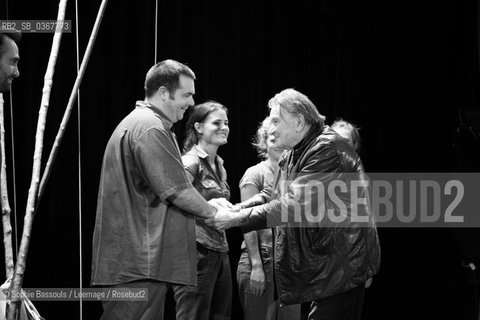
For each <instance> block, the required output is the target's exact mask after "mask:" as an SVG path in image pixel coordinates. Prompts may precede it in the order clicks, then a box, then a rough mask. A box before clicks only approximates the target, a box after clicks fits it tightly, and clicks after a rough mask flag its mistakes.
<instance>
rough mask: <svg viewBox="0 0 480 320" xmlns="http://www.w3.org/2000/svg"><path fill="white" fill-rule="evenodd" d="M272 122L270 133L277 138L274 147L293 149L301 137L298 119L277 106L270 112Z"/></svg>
mask: <svg viewBox="0 0 480 320" xmlns="http://www.w3.org/2000/svg"><path fill="white" fill-rule="evenodd" d="M270 120H271V122H272V124H271V128H270V133H271V134H272V135H273V136H274V137H275V144H274V146H275V147H276V148H284V149H291V148H293V147H294V146H295V144H297V142H298V137H299V133H298V132H297V128H298V117H297V116H295V115H292V114H290V113H289V112H286V111H283V110H282V109H281V108H280V106H279V105H275V106H273V107H272V109H271V110H270Z"/></svg>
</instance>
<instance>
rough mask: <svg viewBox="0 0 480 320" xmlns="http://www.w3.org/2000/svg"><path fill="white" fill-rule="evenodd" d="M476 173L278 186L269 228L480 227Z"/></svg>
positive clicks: (333, 178) (301, 180)
mask: <svg viewBox="0 0 480 320" xmlns="http://www.w3.org/2000/svg"><path fill="white" fill-rule="evenodd" d="M478 190H480V173H370V174H368V176H366V175H362V176H359V175H358V174H354V173H335V174H316V175H314V176H313V175H309V176H307V175H305V176H301V175H299V176H298V177H297V178H296V179H294V180H289V181H280V183H278V184H277V185H276V186H275V190H274V191H273V197H272V199H273V201H277V205H276V206H275V209H274V210H272V212H271V213H270V214H269V215H267V225H268V226H269V227H272V226H277V225H288V226H290V227H312V226H320V227H352V226H358V227H371V226H373V225H375V224H376V225H377V226H378V227H480V214H478V209H477V208H478V202H479V201H478V200H479V199H480V197H479V196H480V192H479V191H478Z"/></svg>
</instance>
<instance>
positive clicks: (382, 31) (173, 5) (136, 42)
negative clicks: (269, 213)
mask: <svg viewBox="0 0 480 320" xmlns="http://www.w3.org/2000/svg"><path fill="white" fill-rule="evenodd" d="M7 5H8V6H7ZM99 5H100V1H99V0H89V1H80V4H79V17H80V39H79V40H80V48H81V53H82V55H83V51H84V50H85V48H86V45H87V42H88V38H89V35H90V31H91V29H92V27H93V23H94V20H95V16H96V13H97V10H98V8H99ZM57 6H58V3H57V2H56V1H52V0H44V1H34V0H30V1H26V0H9V1H4V0H2V1H1V4H0V18H1V19H6V18H9V19H17V20H19V19H55V17H56V14H57ZM7 7H8V8H7ZM7 9H8V15H7ZM74 13H75V11H74V2H73V1H72V2H71V3H69V5H68V8H67V15H66V19H70V20H72V22H74V20H75V14H74ZM158 17H159V20H158V47H157V49H158V61H160V60H163V59H166V58H173V59H176V60H179V61H181V62H185V63H187V64H188V65H189V66H190V67H192V69H193V70H194V71H195V73H196V75H197V77H198V79H197V81H196V90H197V94H196V95H195V100H196V101H197V102H203V101H205V100H206V99H215V100H218V101H220V102H221V103H223V104H225V105H226V106H227V107H228V108H229V110H230V113H229V118H230V123H231V134H230V138H229V143H228V145H226V146H224V147H222V148H221V149H220V151H219V153H220V155H221V156H222V157H223V158H224V160H225V164H226V169H227V171H228V174H229V183H230V185H231V187H232V202H236V201H238V200H239V192H238V187H237V184H238V181H239V179H240V178H241V176H242V174H243V172H244V171H245V169H246V168H248V167H249V166H251V165H253V164H255V163H256V162H258V159H257V158H256V154H255V152H254V151H253V150H252V147H251V145H250V141H251V137H252V135H253V134H254V132H255V129H256V126H257V123H258V122H259V121H261V120H262V119H263V118H264V116H265V115H266V114H267V108H266V104H267V102H268V99H269V98H271V97H272V96H273V95H274V94H275V93H277V92H279V91H281V90H282V89H284V88H287V87H294V88H296V89H298V90H300V91H301V92H303V93H305V94H307V95H308V96H309V97H310V98H311V99H312V101H313V102H314V103H315V104H316V105H317V106H318V109H319V111H320V113H322V114H324V115H326V116H327V121H328V123H331V122H332V121H333V120H334V119H335V118H337V117H343V118H345V119H347V120H350V121H353V122H354V123H356V124H358V125H359V126H360V127H361V128H362V130H361V134H362V138H363V149H362V152H361V156H362V158H363V161H364V164H365V167H366V169H367V171H369V172H449V171H454V172H458V171H466V172H472V171H479V170H478V169H479V168H478V160H477V159H479V157H478V156H479V149H480V148H479V142H478V137H477V139H476V140H475V138H474V137H473V136H472V135H471V131H469V130H468V129H465V128H466V126H463V127H461V126H460V121H459V117H458V115H459V113H460V114H462V115H463V119H464V121H471V117H470V115H471V113H472V112H474V111H477V112H478V110H479V92H478V85H479V83H478V59H479V58H478V36H479V35H478V26H477V24H478V18H477V17H478V4H477V1H454V0H451V1H442V0H440V1H413V0H410V1H385V0H368V1H353V0H338V1H333V0H297V1H276V2H262V1H217V0H208V1H207V0H204V1H191V2H189V1H169V2H167V1H159V11H158ZM154 22H155V2H154V1H128V0H116V1H110V3H109V4H108V6H107V10H106V14H105V17H104V20H103V23H102V25H101V28H100V32H99V35H98V39H97V42H96V45H95V48H94V50H93V54H92V57H91V60H90V64H89V66H88V69H87V72H86V75H85V78H84V80H83V84H82V86H81V126H80V127H81V148H82V156H81V167H82V175H81V177H82V184H83V189H82V196H81V199H82V200H81V205H82V213H83V215H82V229H81V235H82V237H83V238H82V241H81V244H82V251H81V255H82V257H83V260H82V262H83V263H82V266H83V286H89V282H90V264H91V238H92V234H93V223H94V219H95V207H96V196H97V188H98V181H99V173H100V167H101V161H102V156H103V151H104V147H105V145H106V143H107V140H108V138H109V136H110V134H111V133H112V131H113V129H114V128H115V126H116V125H117V124H118V122H119V121H120V120H121V119H122V118H123V117H124V116H125V115H127V114H128V113H129V112H130V110H132V108H133V107H134V103H135V100H137V99H143V81H144V76H145V73H146V71H147V70H148V68H149V67H150V66H151V65H152V64H153V63H154V59H155V58H154V46H155V42H154V27H155V24H154ZM51 41H52V34H24V36H23V39H22V41H21V44H20V54H21V63H20V72H21V76H20V78H19V79H17V80H16V81H15V83H14V88H13V107H14V108H13V109H14V111H13V116H14V133H15V152H16V162H15V164H16V178H17V180H16V182H17V184H16V186H17V187H16V189H17V203H18V204H17V216H18V219H19V220H18V224H19V230H21V226H22V221H23V214H24V212H25V203H26V197H27V191H28V186H29V184H30V177H31V166H32V155H33V148H34V135H35V130H36V122H37V115H38V108H39V105H40V99H41V95H42V92H41V91H42V86H43V76H44V72H45V69H46V65H47V60H48V56H49V51H50V46H51ZM75 61H76V59H75V34H74V33H70V34H64V36H63V39H62V45H61V50H60V56H59V59H58V62H57V67H56V73H55V77H54V84H53V90H52V97H51V101H50V109H49V114H48V119H47V129H46V135H45V147H44V150H45V152H44V160H45V161H46V159H47V157H48V152H49V150H50V148H51V145H52V143H53V140H54V137H55V134H56V132H57V128H58V125H59V123H60V120H61V117H62V116H63V112H64V108H65V106H66V104H67V101H68V97H69V95H70V91H71V88H72V86H73V82H74V79H75V76H76V62H75ZM5 98H6V106H8V104H9V99H8V97H5ZM6 116H7V118H6V119H7V121H6V122H7V124H6V125H7V149H8V150H10V149H11V148H10V147H11V143H10V140H9V137H10V133H9V129H10V125H9V121H8V119H9V117H10V112H7V115H6ZM77 120H78V119H77V115H76V114H75V112H74V114H73V115H72V118H71V120H70V123H69V126H68V128H67V131H66V136H65V138H64V141H63V143H62V146H61V149H60V152H59V154H58V158H57V161H56V163H55V167H54V170H53V173H52V176H51V179H50V181H49V183H48V186H47V189H46V194H45V196H44V198H43V200H42V203H41V205H40V209H39V211H38V214H37V216H36V218H35V222H34V228H33V233H32V238H31V239H32V242H31V246H30V252H29V256H28V263H27V269H26V275H25V279H24V282H23V286H24V287H26V288H52V287H59V288H61V287H64V288H69V287H78V286H79V255H80V245H79V244H80V241H79V218H78V208H79V200H78V199H79V195H78V163H77V158H78V155H77V150H78V142H77V139H78V138H77V129H78V126H77ZM464 124H465V123H464ZM459 126H460V127H459ZM183 127H184V122H182V123H179V124H177V125H176V129H177V133H178V136H179V137H180V138H182V137H183V134H182V131H183ZM457 129H458V130H457ZM9 154H10V152H9ZM45 161H44V162H45ZM8 168H9V169H10V170H11V168H12V163H11V160H9V163H8ZM9 182H10V184H11V182H12V173H11V172H10V176H9ZM12 192H13V187H12V186H11V190H10V194H11V195H12ZM10 200H11V202H12V201H13V197H12V196H11V197H10ZM379 233H380V240H381V245H382V254H383V256H382V269H381V272H380V274H379V275H378V276H376V277H375V278H374V282H373V286H372V287H371V288H370V289H368V290H367V296H366V302H365V308H364V317H363V318H364V319H473V318H471V317H468V315H467V313H469V312H471V310H473V308H474V303H475V296H474V294H475V292H474V282H475V281H476V278H475V277H476V275H475V273H473V272H469V271H468V269H464V268H462V267H461V261H462V259H471V260H476V259H477V260H478V257H477V256H475V253H476V254H479V253H480V249H478V250H476V249H477V248H479V247H478V246H476V245H477V244H478V242H479V238H480V237H479V236H478V231H477V230H470V231H468V232H467V231H457V232H452V231H451V230H445V229H406V228H404V229H380V230H379ZM466 234H468V238H466V237H465V235H466ZM228 236H229V242H230V246H231V261H232V268H233V269H234V271H233V274H235V270H236V262H237V260H238V256H239V246H240V242H241V239H242V237H241V233H240V231H239V230H230V231H229V232H228ZM2 248H3V247H2ZM469 250H470V251H469ZM2 252H3V249H2ZM469 252H473V253H469ZM2 255H3V253H2ZM1 269H2V271H1V272H2V274H0V276H1V278H4V268H1ZM235 299H236V297H235ZM170 303H171V301H170ZM35 305H36V306H37V308H38V309H39V311H40V313H41V314H42V316H44V317H45V318H46V319H48V320H53V319H79V304H78V303H77V302H36V303H35ZM233 305H234V307H233V315H234V316H233V319H240V318H241V310H240V307H239V304H238V301H237V300H234V302H233ZM169 306H170V308H169V309H168V310H167V314H171V313H172V312H171V305H169ZM100 314H101V303H100V302H84V305H83V318H84V319H97V318H99V316H100Z"/></svg>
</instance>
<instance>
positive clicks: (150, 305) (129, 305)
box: [100, 280, 170, 320]
mask: <svg viewBox="0 0 480 320" xmlns="http://www.w3.org/2000/svg"><path fill="white" fill-rule="evenodd" d="M169 286H170V284H169V283H166V282H159V281H149V280H145V281H135V282H130V283H124V284H121V285H118V286H115V287H112V288H132V289H140V288H141V289H147V290H148V291H147V295H146V297H147V298H148V299H147V300H146V301H134V300H128V299H125V300H124V301H103V302H102V305H103V314H102V317H101V318H100V320H163V307H164V304H165V296H166V294H167V290H168V288H169Z"/></svg>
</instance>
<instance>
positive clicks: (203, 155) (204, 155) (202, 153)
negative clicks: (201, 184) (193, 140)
mask: <svg viewBox="0 0 480 320" xmlns="http://www.w3.org/2000/svg"><path fill="white" fill-rule="evenodd" d="M192 150H193V151H194V152H195V153H196V154H197V155H198V156H199V157H200V158H202V159H205V158H207V157H208V153H206V152H205V151H204V150H203V149H202V148H200V147H199V146H198V145H194V146H193V147H192ZM215 161H217V162H218V164H219V165H220V166H223V159H222V158H221V157H220V156H219V155H218V154H217V155H216V156H215Z"/></svg>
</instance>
